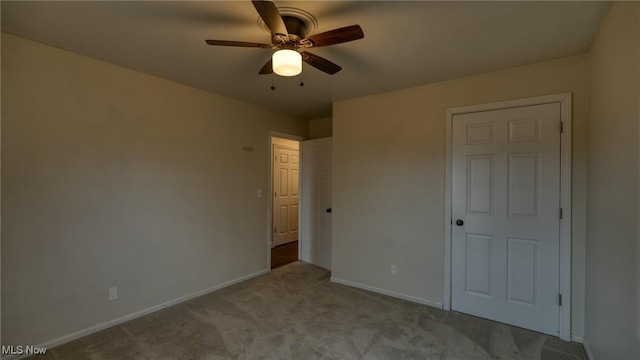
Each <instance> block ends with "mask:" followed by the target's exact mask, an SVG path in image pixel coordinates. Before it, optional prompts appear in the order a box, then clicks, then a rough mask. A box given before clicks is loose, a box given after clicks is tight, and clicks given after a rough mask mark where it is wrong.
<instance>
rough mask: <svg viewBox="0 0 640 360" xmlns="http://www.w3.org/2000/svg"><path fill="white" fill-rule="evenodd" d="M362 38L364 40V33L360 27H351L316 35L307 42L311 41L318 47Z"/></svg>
mask: <svg viewBox="0 0 640 360" xmlns="http://www.w3.org/2000/svg"><path fill="white" fill-rule="evenodd" d="M362 38H364V32H362V28H361V27H360V25H351V26H346V27H343V28H339V29H335V30H330V31H327V32H323V33H320V34H315V35H313V36H310V37H308V38H307V39H305V40H311V41H312V42H313V46H315V47H318V46H328V45H335V44H341V43H345V42H349V41H353V40H358V39H362Z"/></svg>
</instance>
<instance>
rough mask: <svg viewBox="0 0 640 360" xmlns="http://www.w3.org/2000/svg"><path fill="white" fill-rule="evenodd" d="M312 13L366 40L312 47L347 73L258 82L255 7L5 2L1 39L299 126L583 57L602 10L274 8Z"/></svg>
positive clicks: (449, 5) (564, 6) (260, 33)
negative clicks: (294, 119) (134, 73)
mask: <svg viewBox="0 0 640 360" xmlns="http://www.w3.org/2000/svg"><path fill="white" fill-rule="evenodd" d="M275 3H276V5H277V6H278V7H294V8H299V9H303V10H305V11H307V12H310V13H311V14H313V15H314V16H315V17H316V18H317V20H318V28H317V31H316V33H318V32H324V31H327V30H331V29H334V28H338V27H343V26H347V25H353V24H359V25H360V26H361V27H362V29H363V30H364V34H365V38H364V39H362V40H357V41H354V42H350V43H345V44H340V45H334V46H330V47H323V48H317V49H311V50H310V51H311V52H313V53H315V54H317V55H320V56H322V57H325V58H327V59H329V60H331V61H333V62H335V63H337V64H338V65H340V66H342V67H343V70H342V71H341V72H339V73H338V74H336V75H333V76H332V75H327V74H325V73H322V72H320V71H318V70H316V69H314V68H311V67H305V68H304V71H303V78H304V83H305V86H304V87H300V86H298V83H299V82H300V78H299V77H296V78H282V77H277V76H274V77H273V81H274V82H275V86H276V87H277V89H276V90H275V91H272V90H270V86H271V81H272V76H270V75H258V70H259V69H260V68H261V67H262V65H264V63H265V62H266V61H267V60H268V59H269V57H270V56H271V52H272V50H265V49H253V48H232V47H214V46H208V45H206V44H205V42H204V40H205V39H217V40H239V41H252V42H260V43H269V37H270V35H269V34H268V33H267V32H265V31H264V30H263V29H261V28H260V27H259V26H258V24H257V19H258V15H257V13H256V11H255V9H254V7H253V5H252V4H251V2H250V1H201V2H191V1H176V2H169V1H158V2H146V1H144V2H143V1H113V2H97V1H82V2H79V1H71V2H57V1H45V2H32V1H20V2H17V1H16V2H13V1H2V2H1V3H0V4H1V5H0V6H1V11H2V31H5V32H8V33H12V34H15V35H18V36H22V37H24V38H27V39H32V40H36V41H39V42H42V43H46V44H50V45H53V46H56V47H59V48H63V49H67V50H69V51H73V52H75V53H79V54H83V55H86V56H89V57H92V58H96V59H100V60H104V61H107V62H110V63H113V64H117V65H121V66H124V67H127V68H131V69H135V70H138V71H142V72H145V73H148V74H153V75H156V76H159V77H162V78H166V79H170V80H173V81H177V82H180V83H183V84H187V85H190V86H194V87H196V88H200V89H204V90H207V91H211V92H214V93H217V94H221V95H225V96H228V97H232V98H236V99H239V100H243V101H247V102H250V103H255V104H259V105H263V106H266V107H270V108H273V109H276V110H279V111H282V112H285V113H289V114H292V115H296V116H299V117H301V118H304V119H311V118H320V117H324V116H328V115H330V114H331V103H332V102H333V101H336V100H343V99H348V98H354V97H359V96H364V95H369V94H375V93H380V92H385V91H391V90H396V89H402V88H407V87H412V86H417V85H423V84H428V83H433V82H437V81H443V80H449V79H454V78H459V77H463V76H469V75H473V74H478V73H483V72H488V71H494V70H498V69H503V68H507V67H512V66H517V65H522V64H527V63H533V62H537V61H543V60H548V59H553V58H558V57H563V56H569V55H576V54H582V53H585V52H586V51H587V50H588V47H589V45H590V43H591V41H592V39H593V37H594V35H595V33H596V32H597V29H598V27H599V25H600V22H601V20H602V18H603V17H604V15H605V14H606V12H607V10H608V7H609V3H604V2H593V1H585V2H582V1H580V2H484V1H474V2H424V1H406V2H405V1H402V2H400V1H294V2H285V1H276V2H275Z"/></svg>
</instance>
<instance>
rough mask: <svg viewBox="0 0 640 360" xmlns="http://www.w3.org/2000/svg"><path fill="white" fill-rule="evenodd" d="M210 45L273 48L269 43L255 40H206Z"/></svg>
mask: <svg viewBox="0 0 640 360" xmlns="http://www.w3.org/2000/svg"><path fill="white" fill-rule="evenodd" d="M205 41H206V42H207V44H209V45H217V46H237V47H253V48H261V49H271V47H272V46H271V45H268V44H259V43H253V42H246V41H229V40H205Z"/></svg>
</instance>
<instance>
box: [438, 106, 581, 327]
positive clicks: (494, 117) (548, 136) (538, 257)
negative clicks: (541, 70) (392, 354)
mask: <svg viewBox="0 0 640 360" xmlns="http://www.w3.org/2000/svg"><path fill="white" fill-rule="evenodd" d="M570 111H571V95H570V94H560V95H552V96H546V97H539V98H532V99H523V100H515V101H509V102H502V103H494V104H486V105H479V106H471V107H464V108H455V109H450V110H449V111H448V112H447V159H446V164H447V180H446V210H445V211H446V215H445V218H446V225H445V267H446V269H445V308H446V309H453V310H456V311H460V312H465V313H469V314H472V315H476V316H480V317H484V318H488V319H491V320H496V321H500V322H504V323H508V324H511V325H516V326H520V327H524V328H527V329H531V330H536V331H540V332H544V333H547V334H551V335H555V336H560V337H561V338H562V339H569V338H570V301H571V300H570V296H571V291H570V274H571V268H570V251H571V245H570V244H571V240H570V235H571V233H570V231H571V230H570V227H571V214H570V209H571V195H570V189H571V186H570V184H571V183H570V179H571V176H570V175H571V143H570V139H571V133H570V128H571V113H570Z"/></svg>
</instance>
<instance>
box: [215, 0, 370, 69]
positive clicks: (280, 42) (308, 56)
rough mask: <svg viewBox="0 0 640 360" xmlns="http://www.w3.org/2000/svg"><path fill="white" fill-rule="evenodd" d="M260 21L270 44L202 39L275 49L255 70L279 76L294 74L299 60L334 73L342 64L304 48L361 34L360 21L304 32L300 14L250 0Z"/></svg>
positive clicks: (221, 43)
mask: <svg viewBox="0 0 640 360" xmlns="http://www.w3.org/2000/svg"><path fill="white" fill-rule="evenodd" d="M252 3H253V6H254V7H255V8H256V10H257V11H258V15H260V18H261V19H262V21H263V22H264V25H265V26H266V27H267V28H268V30H269V31H270V32H271V44H260V43H253V42H244V41H229V40H206V43H207V44H209V45H217V46H236V47H249V48H261V49H273V50H277V51H276V52H275V53H274V54H273V56H272V58H271V59H270V60H269V61H268V62H267V63H266V64H264V66H263V67H262V69H260V71H259V72H258V73H259V74H271V73H273V72H275V73H276V74H278V75H281V76H294V75H298V74H299V73H300V72H301V71H302V61H304V62H306V63H307V64H309V65H311V66H313V67H315V68H316V69H318V70H320V71H323V72H325V73H327V74H331V75H333V74H335V73H337V72H338V71H340V70H341V69H342V68H341V67H340V66H338V65H337V64H335V63H333V62H331V61H329V60H327V59H325V58H322V57H320V56H318V55H314V54H312V53H310V52H308V51H305V50H304V49H308V48H312V47H320V46H329V45H335V44H341V43H345V42H349V41H353V40H358V39H362V38H364V33H363V32H362V28H360V25H351V26H346V27H342V28H339V29H334V30H330V31H327V32H323V33H319V34H315V35H311V36H309V37H306V36H307V33H308V32H309V24H308V22H307V21H305V20H304V19H302V18H301V17H298V16H294V15H284V16H283V15H281V14H280V12H279V11H278V8H277V7H276V5H275V4H274V3H273V2H271V1H258V0H254V1H252Z"/></svg>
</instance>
